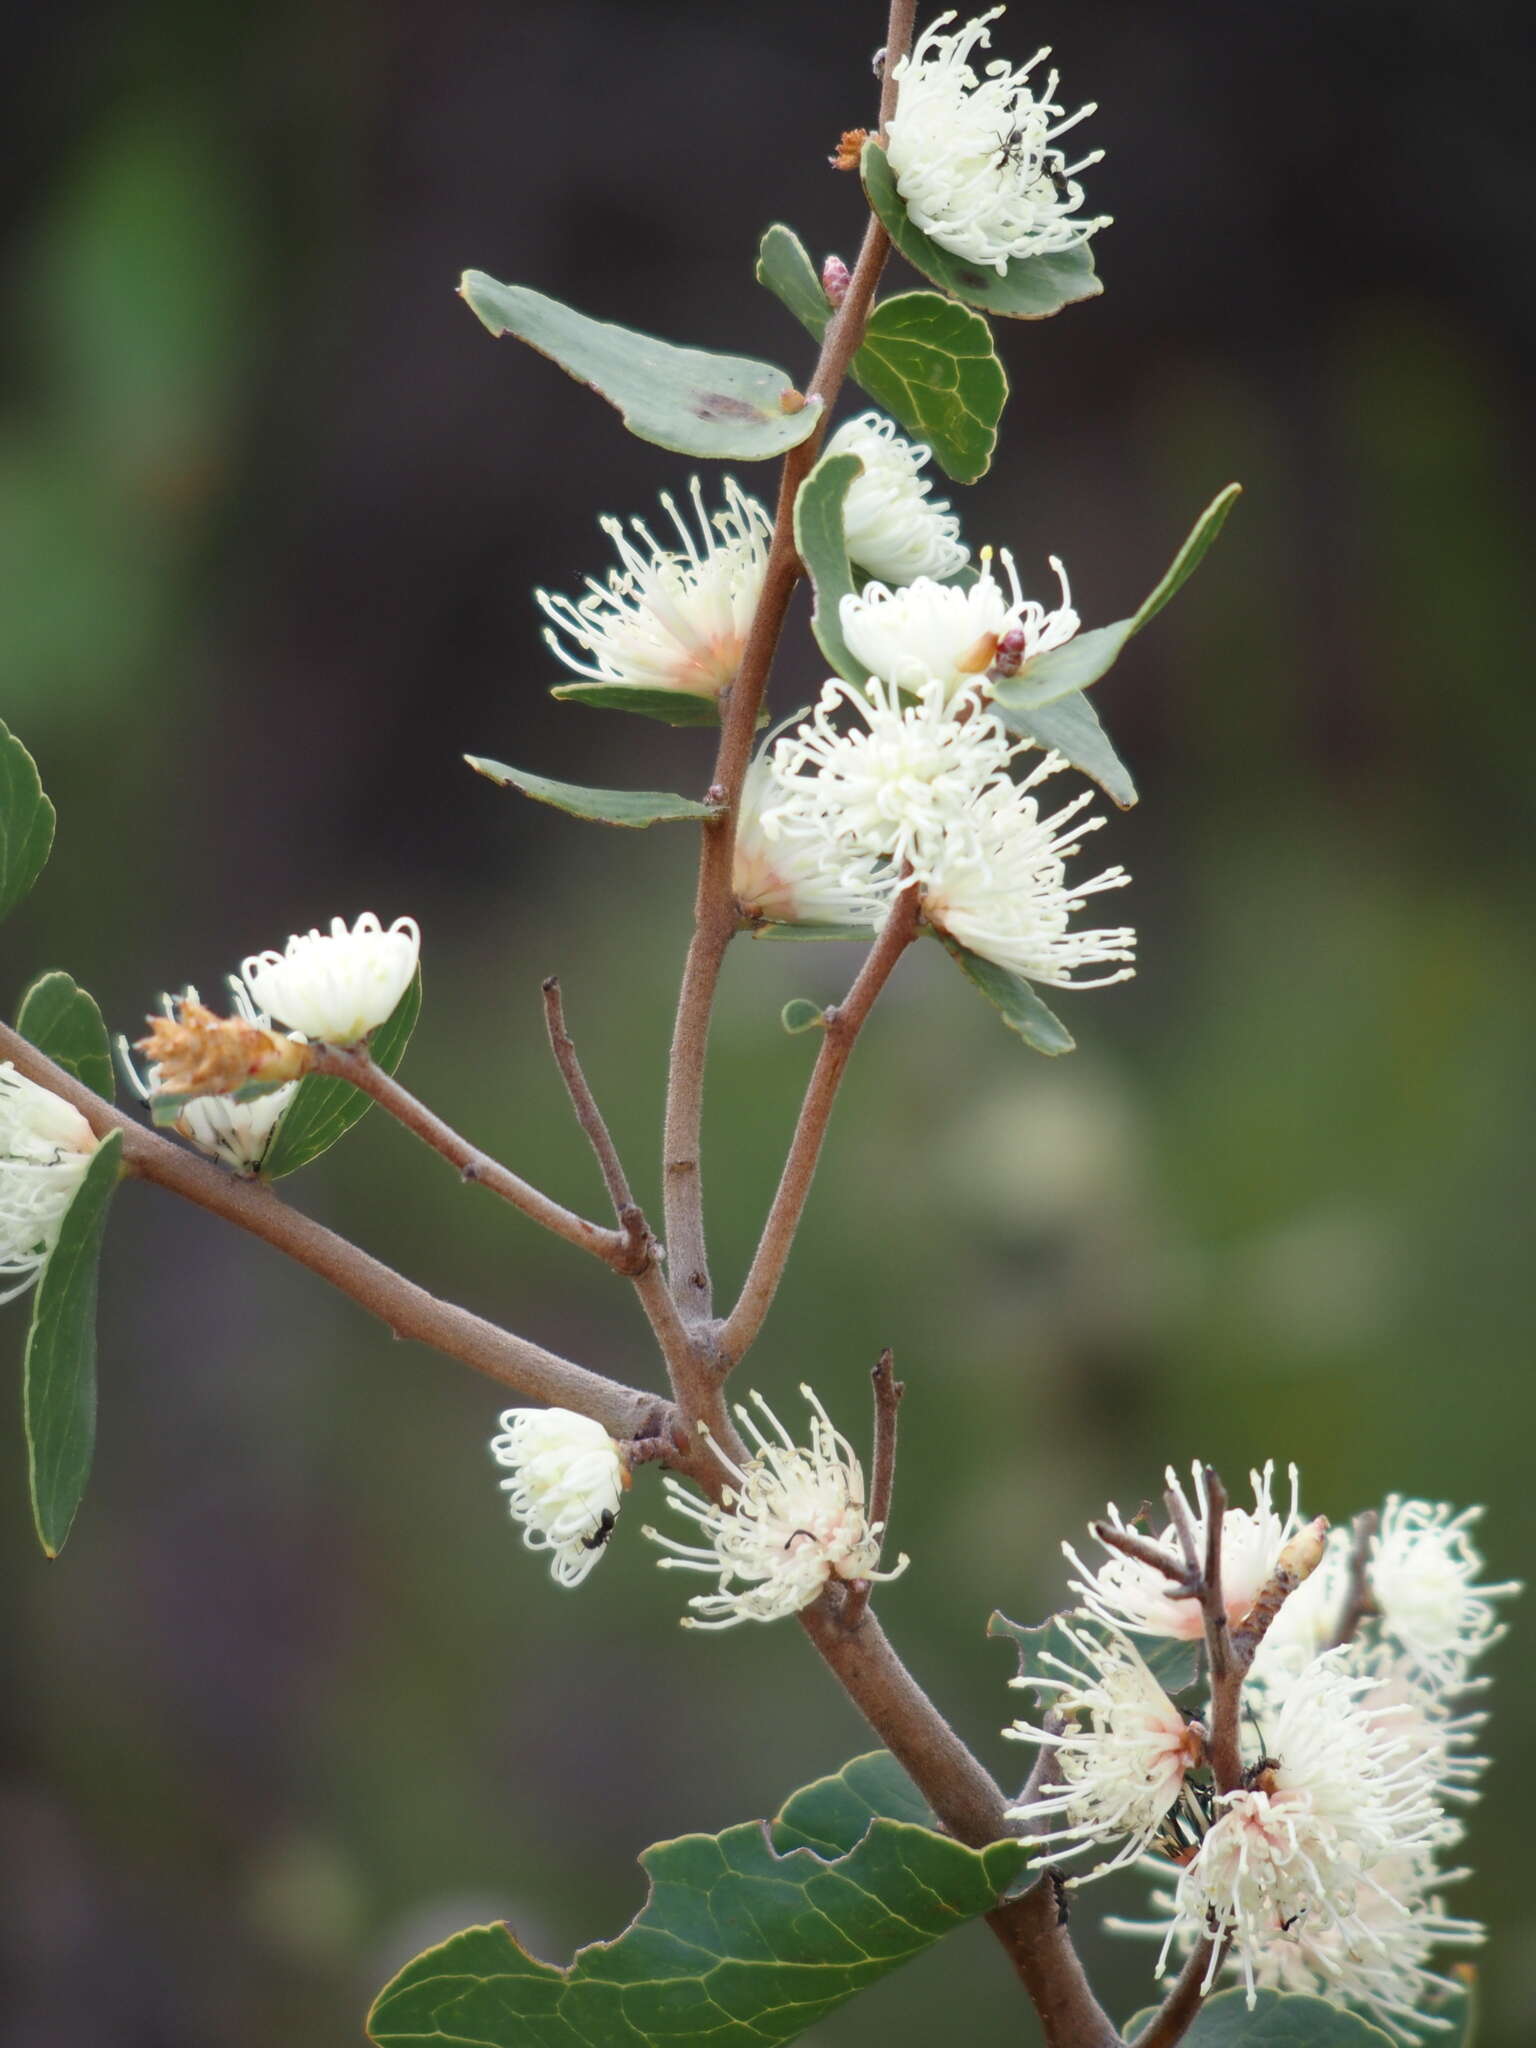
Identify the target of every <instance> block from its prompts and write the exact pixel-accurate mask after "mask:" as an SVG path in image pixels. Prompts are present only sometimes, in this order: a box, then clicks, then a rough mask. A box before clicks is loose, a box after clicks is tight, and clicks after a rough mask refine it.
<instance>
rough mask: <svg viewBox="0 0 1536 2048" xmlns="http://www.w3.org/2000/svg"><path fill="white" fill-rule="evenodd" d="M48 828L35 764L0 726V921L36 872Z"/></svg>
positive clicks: (48, 810) (47, 807) (49, 837)
mask: <svg viewBox="0 0 1536 2048" xmlns="http://www.w3.org/2000/svg"><path fill="white" fill-rule="evenodd" d="M53 825H54V813H53V805H52V804H51V803H50V802H49V801H48V799H47V797H46V796H44V794H43V785H42V782H41V781H40V780H39V778H38V773H37V763H36V762H35V761H34V760H33V758H32V756H31V755H30V754H29V753H28V752H27V750H26V748H25V747H24V746H23V745H22V744H21V741H20V740H19V739H17V737H16V735H15V734H14V733H13V732H12V731H11V730H10V728H9V726H7V725H5V724H4V723H3V722H0V917H8V916H9V915H10V913H11V912H12V911H13V910H14V909H15V908H16V905H17V904H18V903H19V902H20V901H21V899H22V897H23V896H25V895H26V894H27V892H28V890H29V889H30V888H31V887H32V884H33V883H34V882H35V881H36V880H37V878H38V876H39V875H40V874H41V873H42V871H43V864H44V862H45V861H46V860H47V858H48V850H49V848H50V847H51V846H52V845H53Z"/></svg>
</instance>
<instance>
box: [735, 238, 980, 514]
mask: <svg viewBox="0 0 1536 2048" xmlns="http://www.w3.org/2000/svg"><path fill="white" fill-rule="evenodd" d="M757 276H758V282H759V283H760V284H763V285H766V286H767V288H768V289H769V291H771V292H772V293H773V294H774V295H775V297H777V298H778V299H779V300H781V301H782V303H783V304H784V305H786V306H787V307H788V308H789V310H790V312H791V313H793V314H794V316H795V318H796V319H797V320H799V321H800V323H801V324H802V326H804V327H806V328H807V329H808V330H809V331H810V332H811V333H812V334H813V335H815V336H816V338H817V339H818V340H819V339H820V338H821V336H822V334H823V333H824V332H825V330H826V326H827V322H828V321H829V320H830V319H831V317H832V308H831V307H830V306H829V305H828V304H827V298H826V294H825V292H823V290H822V288H821V281H820V279H819V278H818V277H817V275H816V272H815V270H814V269H813V268H812V265H811V259H810V257H809V256H807V254H806V253H805V249H804V247H803V245H802V244H801V242H800V241H799V239H798V237H797V236H795V235H794V234H792V233H791V232H790V230H789V229H788V228H786V227H783V226H775V227H771V228H770V229H769V230H768V232H767V234H766V235H764V237H763V241H762V247H761V249H760V250H759V252H758V261H757ZM849 371H850V374H851V375H852V376H853V378H854V380H855V381H856V382H857V383H858V384H860V385H862V387H863V388H864V390H865V391H867V392H868V393H869V396H870V397H871V398H872V399H873V400H874V401H875V403H876V404H877V405H879V406H883V407H884V409H885V410H886V411H887V412H888V413H890V414H891V416H892V417H893V418H894V419H896V420H899V421H900V422H901V424H902V426H904V427H906V428H907V429H908V430H909V432H911V433H914V434H916V435H917V436H918V438H919V439H920V440H923V441H926V442H927V443H928V445H929V447H930V448H932V450H933V454H934V459H935V460H936V461H937V462H938V464H939V466H940V467H941V468H942V469H944V470H945V471H947V472H948V474H949V475H950V476H952V477H953V478H954V479H955V481H956V482H957V483H962V484H972V483H975V481H976V479H977V478H978V477H980V476H982V475H984V474H985V472H986V470H987V467H988V465H989V464H990V462H991V460H992V451H993V449H994V448H995V447H996V446H997V423H998V420H999V419H1000V418H1001V417H1002V410H1003V404H1004V401H1005V400H1006V398H1007V396H1008V379H1007V376H1006V374H1005V373H1004V370H1003V366H1002V364H1001V363H1000V362H999V361H998V359H997V352H996V350H995V349H994V347H993V345H992V330H991V328H990V327H988V325H987V323H986V321H985V320H983V319H982V317H981V315H980V314H979V313H973V312H972V311H970V309H969V308H968V307H965V306H960V305H957V304H956V303H955V301H954V300H953V299H946V298H942V297H941V296H940V295H939V294H938V293H937V292H903V293H901V294H900V295H899V296H897V297H896V298H891V299H882V300H881V302H880V304H879V305H878V306H876V307H875V309H874V311H873V312H872V313H871V314H870V317H869V321H868V324H867V326H866V327H865V330H864V340H863V343H862V344H861V346H860V347H859V349H858V351H857V353H856V354H855V355H854V358H853V361H852V363H851V364H850V365H849Z"/></svg>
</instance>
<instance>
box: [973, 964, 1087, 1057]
mask: <svg viewBox="0 0 1536 2048" xmlns="http://www.w3.org/2000/svg"><path fill="white" fill-rule="evenodd" d="M944 944H945V946H946V947H947V948H948V949H949V951H950V952H951V953H952V954H953V955H954V957H955V959H956V960H957V961H958V962H959V963H960V968H961V972H962V973H964V974H965V975H967V976H968V977H969V978H970V980H972V981H973V982H974V983H975V984H976V986H977V988H979V989H980V990H981V992H982V994H983V995H984V996H985V997H986V999H987V1001H988V1002H989V1003H991V1004H992V1006H993V1008H994V1009H995V1010H996V1011H997V1013H998V1015H999V1016H1000V1017H1001V1018H1002V1020H1003V1022H1004V1023H1005V1024H1006V1025H1007V1026H1008V1029H1009V1030H1010V1031H1017V1032H1018V1034H1019V1036H1020V1038H1022V1039H1023V1040H1024V1042H1025V1044H1026V1045H1032V1046H1033V1047H1034V1049H1035V1051H1036V1052H1043V1053H1049V1054H1050V1055H1051V1056H1052V1057H1053V1058H1054V1057H1055V1055H1056V1054H1058V1053H1063V1052H1071V1050H1072V1048H1073V1047H1074V1045H1075V1044H1076V1043H1077V1041H1076V1040H1075V1039H1074V1038H1073V1036H1072V1034H1071V1032H1070V1031H1069V1030H1068V1029H1067V1027H1066V1025H1065V1024H1063V1023H1062V1021H1061V1019H1060V1018H1059V1017H1058V1016H1057V1015H1056V1014H1055V1012H1054V1011H1052V1010H1049V1009H1047V1008H1046V1006H1045V1004H1044V1003H1043V1002H1041V1000H1040V998H1039V997H1038V996H1037V995H1036V994H1035V992H1034V990H1033V989H1032V988H1031V987H1030V985H1029V983H1028V982H1027V981H1025V980H1024V978H1023V976H1022V975H1018V974H1014V973H1012V972H1010V970H1009V969H1008V968H1006V967H999V966H998V965H997V963H996V962H995V961H992V960H983V959H982V957H981V955H980V954H979V953H972V952H970V951H969V950H968V949H967V948H966V947H965V946H962V945H959V944H957V942H956V941H955V940H953V939H946V940H945V941H944Z"/></svg>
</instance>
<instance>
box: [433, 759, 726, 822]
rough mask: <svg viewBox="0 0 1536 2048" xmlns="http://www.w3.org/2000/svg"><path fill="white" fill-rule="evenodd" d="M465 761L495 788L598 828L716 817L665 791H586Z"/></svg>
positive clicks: (708, 808)
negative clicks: (512, 791) (514, 792)
mask: <svg viewBox="0 0 1536 2048" xmlns="http://www.w3.org/2000/svg"><path fill="white" fill-rule="evenodd" d="M464 758H465V760H466V761H467V762H468V763H469V765H470V767H471V768H473V769H474V771H475V773H476V774H477V775H483V776H484V777H485V778H486V780H487V781H488V782H494V783H495V784H496V785H497V786H498V788H501V789H519V790H521V791H522V793H523V795H524V796H531V797H532V798H533V799H534V801H535V802H536V803H541V804H552V805H553V806H554V808H555V809H556V810H557V811H567V812H569V814H570V815H571V817H573V818H588V819H590V820H591V821H592V822H593V823H594V824H598V825H625V826H630V827H633V828H638V827H640V826H643V825H663V824H668V823H671V822H674V821H678V820H686V819H689V818H693V819H698V818H713V817H716V816H717V815H718V811H717V809H716V808H715V807H714V806H713V805H710V804H700V803H695V802H694V800H693V798H692V797H688V796H673V795H671V794H670V793H669V792H668V791H667V790H664V789H586V788H584V787H583V786H582V784H580V783H578V782H552V781H551V780H550V779H549V777H548V776H547V775H530V774H529V773H528V771H527V770H526V769H525V768H509V767H508V766H507V764H506V763H505V762H504V761H487V760H484V759H483V758H482V757H481V756H480V755H478V754H466V755H465V756H464Z"/></svg>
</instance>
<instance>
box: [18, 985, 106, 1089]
mask: <svg viewBox="0 0 1536 2048" xmlns="http://www.w3.org/2000/svg"><path fill="white" fill-rule="evenodd" d="M16 1029H17V1030H18V1031H19V1032H20V1033H21V1035H22V1037H23V1038H24V1039H26V1041H27V1043H28V1044H29V1045H35V1046H36V1047H37V1049H38V1051H39V1052H45V1053H46V1054H47V1055H48V1057H49V1059H51V1060H53V1061H55V1062H56V1063H57V1064H58V1065H59V1066H61V1067H62V1068H63V1069H64V1071H65V1073H66V1074H73V1075H74V1077H75V1079H76V1080H77V1081H79V1082H81V1083H82V1084H83V1085H84V1086H85V1087H87V1088H89V1089H91V1090H93V1091H94V1093H96V1094H97V1095H100V1096H102V1097H103V1098H104V1099H105V1100H106V1101H108V1102H110V1101H111V1100H112V1099H113V1094H114V1078H113V1073H112V1045H111V1041H110V1040H109V1038H108V1037H107V1027H106V1024H105V1023H104V1021H103V1019H102V1014H101V1011H100V1010H99V1009H98V1008H97V1007H96V999H95V997H94V996H90V995H87V994H86V992H85V990H84V989H83V988H81V987H80V985H79V984H78V982H76V981H75V980H74V979H73V977H72V976H70V975H68V974H65V973H64V972H62V970H55V972H53V973H52V974H40V975H39V976H38V978H37V980H36V981H34V982H33V984H32V986H31V987H30V988H29V989H28V990H27V992H26V994H25V995H24V996H23V997H22V999H21V1008H20V1009H19V1010H18V1011H17V1012H16Z"/></svg>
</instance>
